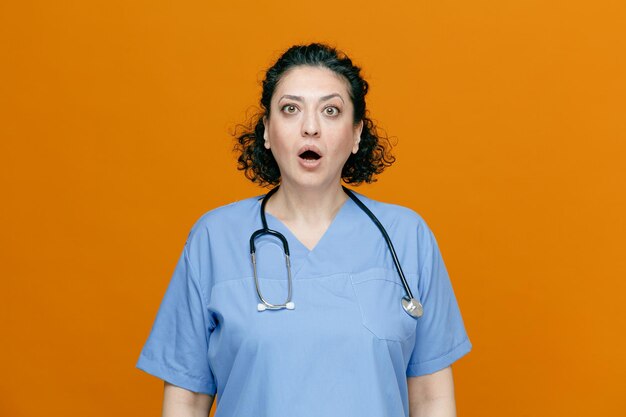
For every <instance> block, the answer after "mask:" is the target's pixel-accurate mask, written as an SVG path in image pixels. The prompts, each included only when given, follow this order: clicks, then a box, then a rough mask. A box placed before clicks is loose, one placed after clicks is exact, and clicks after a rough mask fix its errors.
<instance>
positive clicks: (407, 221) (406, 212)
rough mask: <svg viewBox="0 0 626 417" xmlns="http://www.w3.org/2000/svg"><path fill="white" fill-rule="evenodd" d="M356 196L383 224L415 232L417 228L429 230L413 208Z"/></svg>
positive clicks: (361, 195) (359, 195)
mask: <svg viewBox="0 0 626 417" xmlns="http://www.w3.org/2000/svg"><path fill="white" fill-rule="evenodd" d="M355 194H356V195H357V197H358V198H359V199H360V200H361V201H362V202H363V203H364V204H365V205H366V206H367V207H368V208H369V209H370V210H371V211H372V212H373V213H374V214H375V215H376V217H378V218H379V219H380V221H381V222H383V224H385V223H389V224H398V225H401V226H403V227H407V228H411V229H413V230H414V229H415V228H418V229H423V230H429V229H428V225H427V224H426V221H425V220H424V219H423V218H422V216H421V215H420V214H419V213H417V212H416V211H415V210H413V209H412V208H409V207H405V206H401V205H398V204H391V203H386V202H382V201H378V200H374V199H372V198H369V197H366V196H364V195H363V194H359V193H355Z"/></svg>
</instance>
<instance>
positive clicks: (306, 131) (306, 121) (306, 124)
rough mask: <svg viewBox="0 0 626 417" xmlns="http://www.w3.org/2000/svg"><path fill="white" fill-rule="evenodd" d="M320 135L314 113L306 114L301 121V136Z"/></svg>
mask: <svg viewBox="0 0 626 417" xmlns="http://www.w3.org/2000/svg"><path fill="white" fill-rule="evenodd" d="M319 135H320V124H319V120H318V119H317V115H316V114H315V112H306V113H305V114H304V118H303V120H302V136H305V137H307V136H312V137H318V136H319Z"/></svg>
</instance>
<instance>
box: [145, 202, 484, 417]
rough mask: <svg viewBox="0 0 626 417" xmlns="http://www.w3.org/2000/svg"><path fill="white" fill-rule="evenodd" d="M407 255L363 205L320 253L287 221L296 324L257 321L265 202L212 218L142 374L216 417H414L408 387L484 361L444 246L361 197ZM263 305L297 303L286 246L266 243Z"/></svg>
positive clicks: (350, 212) (161, 319) (418, 222)
mask: <svg viewBox="0 0 626 417" xmlns="http://www.w3.org/2000/svg"><path fill="white" fill-rule="evenodd" d="M357 195H358V196H359V198H360V199H361V201H363V202H364V203H365V204H366V205H367V206H368V207H369V208H370V210H372V212H374V214H375V215H376V216H377V217H378V219H379V220H380V222H381V223H382V224H383V226H384V227H385V228H386V229H387V233H388V234H389V236H390V237H391V240H392V242H393V243H394V246H395V248H396V251H397V253H398V257H399V259H400V263H401V265H402V268H403V270H404V273H405V275H406V278H407V280H408V282H409V285H410V287H411V290H412V291H413V295H414V296H415V297H416V298H418V299H419V300H420V301H421V302H422V304H423V306H424V315H423V316H422V317H421V318H419V319H414V318H412V317H410V316H409V315H408V314H407V313H406V312H405V311H404V310H403V309H402V305H401V302H400V300H401V298H402V297H403V295H404V289H403V287H402V283H401V281H400V277H399V276H398V274H397V272H396V271H395V269H394V264H393V260H392V258H391V255H390V252H389V250H388V248H387V245H386V243H385V241H384V239H383V237H382V236H381V234H380V231H379V230H378V229H377V228H376V226H375V225H374V223H373V222H372V221H371V220H370V219H369V217H368V216H367V215H366V214H365V213H364V212H363V211H361V209H360V208H359V207H358V206H357V205H356V204H355V203H354V202H353V201H352V200H351V199H348V200H347V201H346V202H345V204H344V205H343V206H342V207H341V209H340V210H339V212H338V213H337V215H336V216H335V219H334V220H333V222H332V223H331V225H330V227H329V228H328V230H327V231H326V233H325V234H324V235H323V236H322V238H321V239H320V241H319V242H318V244H317V245H316V246H315V248H314V249H313V250H308V249H307V248H306V247H305V246H304V245H303V244H302V243H300V242H299V241H298V240H297V239H296V237H295V236H294V235H293V234H292V233H291V232H290V231H289V229H288V228H287V227H286V226H285V225H284V224H282V223H281V222H280V221H279V220H278V219H277V218H275V217H273V216H271V215H270V214H269V213H268V214H267V221H268V226H269V227H270V228H271V229H274V230H277V231H279V232H281V233H282V234H284V235H285V237H286V238H287V240H288V242H289V248H290V250H291V264H292V273H293V297H292V300H293V301H294V303H295V310H266V311H263V312H259V311H257V304H258V303H259V300H258V296H257V293H256V290H255V285H254V278H253V272H252V263H251V261H250V246H249V241H250V235H251V234H252V233H253V232H254V231H255V230H257V229H259V228H261V218H260V214H259V208H260V202H259V197H255V198H250V199H247V200H242V201H239V202H236V203H232V204H229V205H227V206H224V207H220V208H218V209H215V210H212V211H209V212H208V213H206V214H205V215H203V216H202V217H201V218H200V219H199V220H198V221H197V222H196V223H195V224H194V226H193V227H192V229H191V231H190V233H189V236H188V239H187V242H186V244H185V247H184V249H183V251H182V254H181V256H180V259H179V261H178V264H177V265H176V269H175V270H174V274H173V276H172V278H171V281H170V284H169V287H168V289H167V291H166V293H165V296H164V298H163V301H162V303H161V307H160V309H159V311H158V314H157V317H156V320H155V322H154V325H153V327H152V331H151V333H150V336H149V337H148V340H147V342H146V344H145V345H144V347H143V350H142V352H141V355H140V357H139V361H138V362H137V367H138V368H139V369H142V370H144V371H145V372H147V373H149V374H152V375H155V376H157V377H159V378H161V379H163V380H165V381H167V382H169V383H171V384H174V385H177V386H179V387H182V388H185V389H187V390H189V391H193V392H199V393H205V394H210V395H214V394H216V393H217V408H216V413H215V416H216V417H236V416H237V417H239V416H245V417H249V416H252V415H254V416H259V417H262V416H268V417H275V416H284V415H296V416H299V417H308V416H311V417H313V416H314V417H319V416H325V417H334V416H337V417H339V416H341V417H345V416H347V415H376V416H383V415H384V416H392V417H395V416H398V417H400V416H408V415H409V403H408V391H407V377H411V376H418V375H424V374H430V373H433V372H435V371H438V370H440V369H443V368H445V367H447V366H449V365H450V364H452V363H453V362H454V361H456V360H457V359H459V358H460V357H461V356H463V355H465V354H466V353H468V352H469V351H470V349H471V347H472V345H471V343H470V341H469V339H468V337H467V334H466V332H465V328H464V325H463V319H462V318H461V314H460V312H459V308H458V305H457V302H456V299H455V296H454V292H453V290H452V286H451V284H450V279H449V278H448V273H447V272H446V268H445V266H444V263H443V260H442V258H441V254H440V252H439V249H438V247H437V243H436V241H435V238H434V236H433V234H432V232H431V231H430V230H429V229H428V227H427V225H426V223H424V221H423V220H422V218H421V217H420V216H419V215H417V214H416V213H415V212H413V211H412V210H410V209H407V208H404V207H400V206H396V205H390V204H385V203H380V202H376V201H374V200H371V199H368V198H366V197H364V196H363V195H360V194H357ZM256 247H257V259H258V261H257V262H258V273H259V281H260V287H261V291H262V293H263V296H264V298H265V299H266V300H268V302H270V303H274V304H282V303H284V302H285V300H286V297H287V274H286V267H285V259H284V255H283V249H282V244H281V243H280V241H279V240H278V239H276V238H274V237H262V238H260V239H258V240H257V245H256Z"/></svg>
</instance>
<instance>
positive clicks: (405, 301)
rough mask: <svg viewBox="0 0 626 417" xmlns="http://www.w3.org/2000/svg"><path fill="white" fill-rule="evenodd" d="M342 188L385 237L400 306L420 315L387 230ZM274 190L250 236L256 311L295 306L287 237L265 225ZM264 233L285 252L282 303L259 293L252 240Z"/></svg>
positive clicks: (368, 210)
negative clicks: (397, 278)
mask: <svg viewBox="0 0 626 417" xmlns="http://www.w3.org/2000/svg"><path fill="white" fill-rule="evenodd" d="M342 188H343V191H344V192H345V193H346V194H348V197H350V198H351V199H352V200H353V201H354V202H355V203H356V205H357V206H359V208H360V209H361V210H363V211H364V212H365V213H366V214H367V215H368V216H369V218H370V219H371V220H372V221H373V222H374V224H375V225H376V227H378V229H379V230H380V232H381V233H382V235H383V237H384V238H385V242H387V247H388V248H389V252H391V257H392V258H393V263H394V265H395V266H396V271H398V275H400V280H401V281H402V286H403V287H404V292H405V296H404V297H402V301H401V302H402V308H404V311H406V312H407V314H408V315H409V316H411V317H414V318H418V317H421V316H422V314H423V313H424V308H423V307H422V304H421V303H420V302H419V301H418V300H417V299H415V298H414V297H413V293H412V292H411V288H409V284H408V283H407V281H406V278H405V276H404V272H402V267H401V266H400V261H398V255H397V254H396V251H395V249H394V248H393V244H392V243H391V239H389V235H388V234H387V231H386V230H385V228H384V227H383V225H382V224H381V223H380V221H378V219H377V218H376V216H374V213H372V212H371V211H370V209H368V208H367V206H366V205H365V204H363V202H362V201H361V200H359V199H358V198H357V196H356V195H354V193H353V192H352V191H350V190H349V189H347V188H346V187H343V186H342ZM276 191H278V187H275V188H273V189H271V190H270V191H269V192H268V193H267V194H266V195H265V198H263V201H262V202H261V222H262V223H263V228H262V229H259V230H257V231H256V232H254V233H252V236H250V257H251V258H252V269H253V271H254V285H255V287H256V292H257V294H258V296H259V300H261V302H260V303H259V304H258V305H257V310H258V311H265V310H281V309H288V310H293V309H294V308H296V305H295V304H294V302H293V301H291V295H292V277H291V262H290V261H289V244H288V243H287V238H285V236H284V235H283V234H282V233H280V232H277V231H276V230H272V229H270V228H269V227H267V219H266V218H265V205H266V204H267V201H268V200H269V198H270V197H271V196H272V195H273V194H274V193H275V192H276ZM264 235H271V236H275V237H277V238H278V239H279V240H280V241H281V242H282V244H283V250H284V253H285V265H286V266H287V288H288V289H287V300H286V301H285V302H284V303H283V304H272V303H270V302H268V301H267V300H266V299H265V298H264V297H263V294H261V288H260V286H259V278H258V275H257V268H256V247H255V246H254V242H255V241H256V239H257V238H258V237H260V236H264Z"/></svg>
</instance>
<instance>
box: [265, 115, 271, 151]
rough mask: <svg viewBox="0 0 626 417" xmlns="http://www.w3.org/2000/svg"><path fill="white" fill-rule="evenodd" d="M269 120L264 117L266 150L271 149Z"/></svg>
mask: <svg viewBox="0 0 626 417" xmlns="http://www.w3.org/2000/svg"><path fill="white" fill-rule="evenodd" d="M268 130H269V129H268V120H267V116H263V140H264V141H265V143H264V144H263V146H265V149H269V148H270V140H269V135H268V134H267V131H268Z"/></svg>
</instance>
